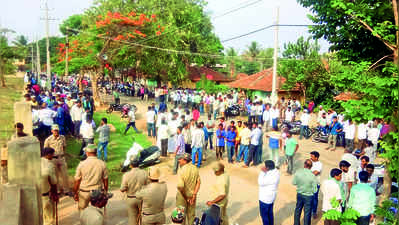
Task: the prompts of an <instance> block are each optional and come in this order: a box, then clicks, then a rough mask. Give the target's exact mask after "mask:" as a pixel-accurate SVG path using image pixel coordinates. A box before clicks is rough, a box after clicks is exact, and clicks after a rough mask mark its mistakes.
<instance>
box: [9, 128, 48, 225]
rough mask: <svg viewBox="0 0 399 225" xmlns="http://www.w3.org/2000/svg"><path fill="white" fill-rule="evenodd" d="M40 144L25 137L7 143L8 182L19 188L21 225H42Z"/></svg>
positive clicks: (34, 139)
mask: <svg viewBox="0 0 399 225" xmlns="http://www.w3.org/2000/svg"><path fill="white" fill-rule="evenodd" d="M40 180H41V159H40V144H39V141H38V140H37V138H36V137H33V136H27V137H21V138H17V139H14V140H12V141H10V142H8V182H9V184H16V185H20V186H21V209H20V210H21V215H22V223H21V224H22V225H28V224H29V225H41V224H42V217H43V216H42V202H41V191H40V187H41V185H40Z"/></svg>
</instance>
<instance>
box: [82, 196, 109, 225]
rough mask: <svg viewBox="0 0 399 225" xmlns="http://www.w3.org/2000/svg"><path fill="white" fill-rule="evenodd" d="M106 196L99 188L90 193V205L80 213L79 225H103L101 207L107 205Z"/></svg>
mask: <svg viewBox="0 0 399 225" xmlns="http://www.w3.org/2000/svg"><path fill="white" fill-rule="evenodd" d="M107 202H108V197H107V195H106V194H104V193H103V192H102V191H101V189H100V190H94V191H92V192H91V193H90V205H89V206H88V207H86V208H85V209H84V210H83V211H82V213H81V214H80V224H81V225H104V212H103V210H102V209H101V208H103V207H104V206H105V205H107Z"/></svg>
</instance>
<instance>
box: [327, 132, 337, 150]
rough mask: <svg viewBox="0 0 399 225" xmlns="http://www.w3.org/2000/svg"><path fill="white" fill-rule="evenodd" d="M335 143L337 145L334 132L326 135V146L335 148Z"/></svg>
mask: <svg viewBox="0 0 399 225" xmlns="http://www.w3.org/2000/svg"><path fill="white" fill-rule="evenodd" d="M331 142H332V143H331ZM336 145H337V135H336V134H330V135H328V147H329V148H331V147H332V148H335V146H336Z"/></svg>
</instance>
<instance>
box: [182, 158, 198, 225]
mask: <svg viewBox="0 0 399 225" xmlns="http://www.w3.org/2000/svg"><path fill="white" fill-rule="evenodd" d="M190 162H191V155H190V154H187V153H185V154H184V155H183V156H182V157H180V158H179V165H180V168H181V169H180V170H179V172H178V174H177V176H178V179H177V190H178V191H177V194H176V207H179V206H183V207H184V208H185V209H186V219H185V224H186V225H191V224H193V222H194V218H195V205H196V202H197V193H198V191H199V188H200V185H201V178H200V176H199V171H198V168H197V167H196V166H194V165H193V164H191V163H190Z"/></svg>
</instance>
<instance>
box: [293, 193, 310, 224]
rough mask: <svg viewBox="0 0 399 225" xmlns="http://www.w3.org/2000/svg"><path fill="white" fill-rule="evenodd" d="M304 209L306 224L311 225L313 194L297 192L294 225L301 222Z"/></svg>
mask: <svg viewBox="0 0 399 225" xmlns="http://www.w3.org/2000/svg"><path fill="white" fill-rule="evenodd" d="M302 209H304V213H305V215H304V216H303V218H304V223H303V224H304V225H310V222H311V214H312V213H311V210H312V196H306V195H302V194H299V193H297V195H296V206H295V214H294V225H300V224H301V214H302Z"/></svg>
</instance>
